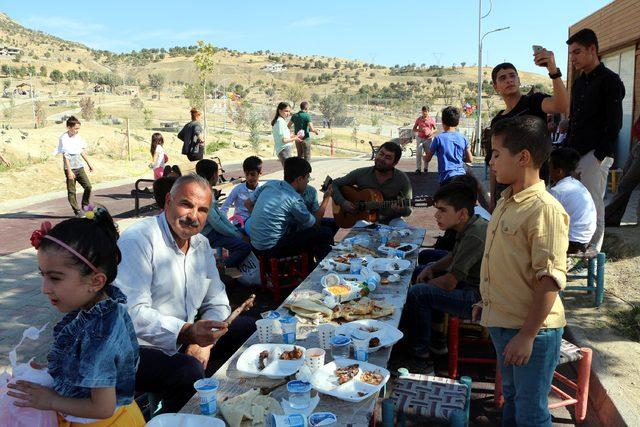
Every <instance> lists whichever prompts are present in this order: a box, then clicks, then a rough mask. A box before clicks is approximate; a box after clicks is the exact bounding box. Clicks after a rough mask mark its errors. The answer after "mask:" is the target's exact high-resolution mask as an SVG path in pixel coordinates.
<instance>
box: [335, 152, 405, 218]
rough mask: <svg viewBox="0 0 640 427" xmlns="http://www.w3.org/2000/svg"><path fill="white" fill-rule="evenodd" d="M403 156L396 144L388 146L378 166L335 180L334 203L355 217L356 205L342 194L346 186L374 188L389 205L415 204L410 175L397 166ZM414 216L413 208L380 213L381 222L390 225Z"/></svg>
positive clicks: (379, 155) (395, 207)
mask: <svg viewBox="0 0 640 427" xmlns="http://www.w3.org/2000/svg"><path fill="white" fill-rule="evenodd" d="M401 156H402V148H401V147H400V145H398V144H397V143H395V142H391V141H389V142H385V143H384V144H382V145H381V146H380V150H379V151H378V154H377V155H376V158H375V164H374V166H370V167H365V168H359V169H356V170H354V171H351V172H349V173H348V174H347V175H345V176H343V177H342V178H338V179H335V180H333V201H334V202H335V203H336V204H337V205H339V206H340V207H341V209H343V210H344V211H345V212H346V213H354V212H355V211H356V209H357V208H356V205H355V204H354V203H352V202H350V201H348V200H346V199H345V198H344V196H343V194H342V193H341V192H340V187H343V186H345V185H350V186H356V187H358V189H366V188H372V189H375V190H378V191H380V193H382V196H383V198H384V200H385V201H387V200H388V201H393V200H411V198H412V196H413V194H412V190H411V182H410V181H409V178H408V177H407V174H405V173H404V172H402V171H401V170H399V169H396V168H395V166H396V165H397V164H398V161H400V157H401ZM409 215H411V206H410V205H408V204H405V205H404V206H386V207H383V208H382V209H381V210H380V212H379V217H378V220H379V221H380V222H382V223H385V224H386V223H389V221H391V220H392V219H395V218H400V217H403V216H409Z"/></svg>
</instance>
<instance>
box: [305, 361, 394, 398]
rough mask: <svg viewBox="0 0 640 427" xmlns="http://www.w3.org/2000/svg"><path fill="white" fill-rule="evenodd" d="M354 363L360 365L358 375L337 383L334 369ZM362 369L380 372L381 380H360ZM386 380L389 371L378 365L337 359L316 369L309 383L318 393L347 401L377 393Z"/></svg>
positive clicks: (387, 379)
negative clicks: (375, 382) (377, 382)
mask: <svg viewBox="0 0 640 427" xmlns="http://www.w3.org/2000/svg"><path fill="white" fill-rule="evenodd" d="M354 363H355V364H358V365H359V367H360V371H359V372H358V375H356V377H355V378H354V379H352V380H351V381H347V382H346V383H344V384H338V377H337V376H336V374H335V370H336V369H337V368H341V367H344V366H348V365H352V364H354ZM363 371H378V372H380V373H381V374H382V376H383V378H382V381H381V382H380V384H378V385H373V384H369V383H365V382H362V381H361V380H360V378H361V377H362V372H363ZM387 381H389V371H387V370H386V369H384V368H381V367H380V366H376V365H373V364H371V363H366V362H359V361H357V360H351V359H338V360H334V361H333V362H331V363H327V364H326V365H324V366H323V367H322V368H320V369H318V370H317V371H316V372H315V374H313V377H312V378H311V385H312V386H313V388H314V389H316V390H317V391H319V392H320V393H324V394H328V395H329V396H333V397H337V398H338V399H340V400H345V401H347V402H362V401H363V400H365V399H368V398H369V397H371V396H373V395H374V394H377V393H378V392H379V391H380V389H382V387H383V386H384V385H385V384H386V383H387ZM359 393H360V394H359Z"/></svg>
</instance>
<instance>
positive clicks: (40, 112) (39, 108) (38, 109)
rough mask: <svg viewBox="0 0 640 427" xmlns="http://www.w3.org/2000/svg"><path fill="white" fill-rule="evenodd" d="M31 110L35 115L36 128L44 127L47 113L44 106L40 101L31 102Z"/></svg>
mask: <svg viewBox="0 0 640 427" xmlns="http://www.w3.org/2000/svg"><path fill="white" fill-rule="evenodd" d="M33 110H34V112H35V116H36V123H35V125H36V128H41V127H44V124H45V120H46V118H47V114H46V113H45V111H44V106H43V105H42V102H40V101H36V102H35V103H34V104H33Z"/></svg>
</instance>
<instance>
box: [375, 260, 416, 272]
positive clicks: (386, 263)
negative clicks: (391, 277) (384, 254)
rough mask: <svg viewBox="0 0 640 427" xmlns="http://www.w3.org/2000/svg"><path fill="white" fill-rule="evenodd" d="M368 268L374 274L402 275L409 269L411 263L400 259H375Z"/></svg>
mask: <svg viewBox="0 0 640 427" xmlns="http://www.w3.org/2000/svg"><path fill="white" fill-rule="evenodd" d="M369 266H370V267H371V268H373V271H375V272H376V273H402V272H403V271H405V270H406V269H408V268H409V267H411V261H409V260H408V259H400V258H375V259H374V260H373V261H372V263H371V264H370V265H369Z"/></svg>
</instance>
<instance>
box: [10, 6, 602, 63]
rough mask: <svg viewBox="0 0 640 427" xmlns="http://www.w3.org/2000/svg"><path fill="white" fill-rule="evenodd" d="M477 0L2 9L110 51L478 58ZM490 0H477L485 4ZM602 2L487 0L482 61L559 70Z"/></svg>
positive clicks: (380, 59) (389, 59) (381, 59)
mask: <svg viewBox="0 0 640 427" xmlns="http://www.w3.org/2000/svg"><path fill="white" fill-rule="evenodd" d="M479 1H480V0H458V1H441V0H439V1H434V0H422V1H414V0H393V1H388V0H387V1H383V0H369V1H363V0H339V1H338V0H322V1H318V2H311V1H308V2H301V1H297V2H287V1H257V0H235V1H226V2H220V1H190V0H181V1H166V0H156V1H153V2H151V1H146V0H140V1H131V0H129V1H121V0H109V1H91V0H83V1H65V0H62V1H50V0H46V1H43V0H32V1H15V0H14V1H6V0H0V11H2V12H4V13H6V14H7V15H9V17H11V18H12V19H14V20H16V21H18V22H19V23H20V24H22V25H24V26H25V27H27V28H31V29H38V30H42V31H44V32H46V33H49V34H52V35H55V36H58V37H61V38H63V39H68V40H72V41H77V42H81V43H84V44H85V45H87V46H89V47H92V48H96V49H105V50H110V51H113V52H128V51H131V50H139V49H141V48H160V47H165V48H169V47H173V46H186V45H192V44H196V41H197V40H205V41H207V42H210V43H212V44H213V45H214V46H219V47H227V48H230V49H235V50H240V51H246V52H254V51H257V50H270V51H272V52H288V53H295V54H299V55H323V56H335V57H341V58H347V59H358V60H362V61H364V62H374V63H376V64H381V65H387V66H393V65H396V64H399V65H405V64H410V63H416V64H418V65H419V64H422V63H425V64H427V65H432V64H433V65H443V66H450V65H452V64H454V63H455V64H456V65H459V64H460V63H461V62H465V63H466V64H467V66H470V65H474V64H477V62H478V3H479ZM489 3H490V1H489V0H482V4H483V11H484V12H485V13H486V12H487V11H489V6H490V4H489ZM608 3H609V1H607V0H536V1H520V0H493V4H492V10H491V13H490V14H489V15H488V16H487V17H486V18H484V19H483V20H482V32H483V33H485V32H487V31H490V30H493V29H496V28H501V27H510V28H509V29H508V30H505V31H501V32H497V33H493V34H489V35H487V37H486V38H485V39H484V44H483V52H484V55H483V65H485V66H487V65H488V66H492V65H495V64H497V63H499V62H503V61H509V62H512V63H513V64H514V65H515V66H516V67H517V68H518V69H521V70H526V71H533V72H544V70H543V69H541V68H539V67H537V66H535V64H533V58H532V49H531V46H532V45H534V44H536V45H542V46H544V47H546V48H547V49H549V50H552V51H554V52H555V55H556V63H557V64H558V65H559V67H560V68H561V69H562V70H566V68H567V47H566V44H565V40H566V39H567V34H568V27H569V26H570V25H572V24H574V23H576V22H577V21H579V20H580V19H582V18H584V17H585V16H587V15H589V14H591V13H593V12H595V11H596V10H598V9H599V8H601V7H602V6H604V5H606V4H608Z"/></svg>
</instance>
